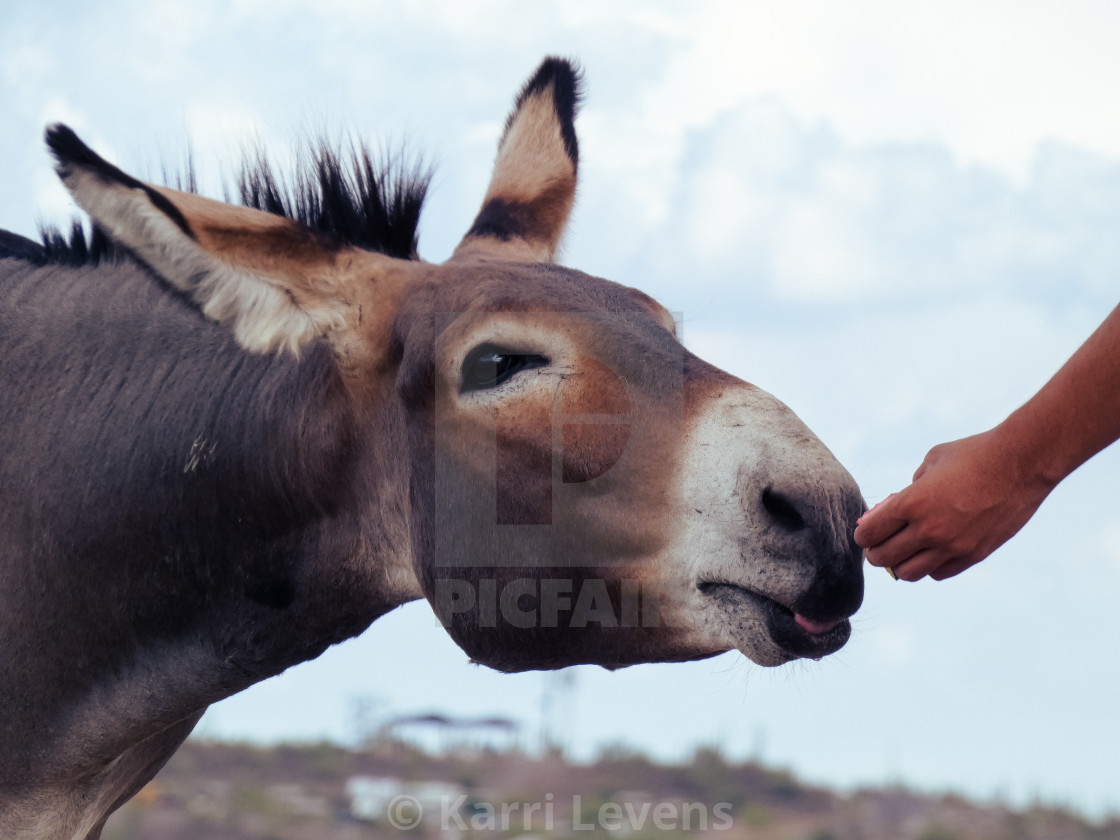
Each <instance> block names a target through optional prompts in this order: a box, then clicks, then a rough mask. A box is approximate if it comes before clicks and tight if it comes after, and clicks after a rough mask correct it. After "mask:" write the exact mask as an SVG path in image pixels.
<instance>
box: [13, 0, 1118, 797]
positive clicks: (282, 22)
mask: <svg viewBox="0 0 1120 840" xmlns="http://www.w3.org/2000/svg"><path fill="white" fill-rule="evenodd" d="M1117 32H1120V6H1117V5H1115V4H1113V3H1110V2H1105V0H1100V1H1099V2H1092V0H1071V2H1066V3H1063V4H1060V5H1059V4H1055V3H1040V2H1027V1H1025V0H1017V1H1015V2H1002V0H980V2H975V0H974V1H973V2H958V0H945V2H941V3H937V4H911V3H905V4H903V3H893V2H876V0H853V2H847V3H843V4H839V3H829V2H801V0H793V2H786V3H782V4H774V3H762V2H695V3H689V4H687V5H686V4H678V3H672V2H662V3H658V2H642V3H636V2H611V3H600V2H582V0H578V1H577V0H564V2H538V3H532V4H528V3H519V2H513V0H508V2H499V1H498V0H493V2H489V1H487V2H461V0H448V2H437V1H436V0H428V1H426V2H414V3H407V4H404V3H398V2H391V3H390V2H376V1H375V0H324V2H319V3H316V4H314V5H312V4H304V3H298V2H291V0H267V2H265V0H221V2H218V1H217V0H191V2H185V0H184V1H183V2H179V1H178V0H131V1H130V0H104V2H100V3H96V4H93V3H78V2H70V1H69V0H61V2H52V3H49V4H46V3H34V2H25V0H9V2H8V3H7V4H6V5H5V11H4V14H3V17H2V19H0V109H2V114H3V116H2V121H0V124H2V126H3V129H2V131H0V155H2V159H3V170H4V171H3V177H2V181H0V183H3V189H2V190H0V228H7V229H9V230H13V231H16V232H19V233H23V234H26V235H35V233H36V230H37V226H38V225H39V223H40V222H44V221H45V222H52V223H60V224H67V223H68V220H69V218H70V215H71V214H72V213H73V212H74V208H73V205H72V204H71V203H70V201H69V199H68V197H67V196H66V194H65V192H64V191H63V190H62V188H61V187H60V185H59V184H58V182H57V178H56V176H55V175H54V173H53V171H52V169H51V165H50V160H49V157H48V155H47V153H46V151H45V149H44V147H43V143H42V132H43V128H44V126H45V125H46V124H48V123H49V122H52V121H56V120H62V121H65V122H67V123H69V124H70V125H71V126H73V127H74V128H75V130H77V131H78V133H79V134H80V135H81V136H82V137H83V138H84V139H85V140H86V141H87V142H88V143H89V144H90V145H92V146H93V147H94V148H95V149H97V150H98V151H99V152H101V153H102V154H104V155H105V156H106V157H108V158H109V159H111V160H113V161H114V162H116V163H118V164H119V165H121V166H122V167H124V168H125V169H127V170H128V171H130V172H132V173H134V174H137V175H140V176H141V177H147V178H149V179H152V180H157V181H158V180H161V178H162V174H161V173H162V171H163V168H164V166H165V165H166V166H167V167H168V168H170V169H171V170H176V169H177V168H179V166H180V164H181V162H182V161H183V160H184V159H185V157H186V155H187V153H188V150H190V153H191V154H192V155H193V158H194V160H195V162H196V165H197V167H198V169H199V171H200V174H201V176H202V184H203V187H204V190H205V191H207V192H209V193H210V194H213V195H218V196H220V195H221V187H220V184H221V181H222V178H223V177H224V176H227V175H228V174H229V173H230V172H232V171H233V170H234V168H235V165H236V161H237V160H238V158H239V152H240V150H241V149H242V147H243V146H244V145H245V144H246V143H247V142H251V141H253V140H260V141H261V142H262V143H263V144H264V145H265V146H266V147H267V148H268V149H270V150H271V151H272V152H273V153H275V154H276V155H277V156H278V158H280V159H281V160H283V159H284V158H285V156H288V155H290V154H291V153H292V150H293V149H294V148H295V147H296V146H297V145H298V144H299V141H300V140H301V138H303V137H305V136H306V135H307V134H309V133H310V134H312V135H318V134H326V135H329V136H333V135H336V134H341V133H345V132H352V133H353V134H354V135H355V136H357V137H360V138H362V139H364V140H366V141H367V142H370V143H371V144H372V145H373V146H374V147H382V148H384V149H386V150H389V151H393V150H400V149H402V148H406V149H408V150H409V153H410V154H413V155H419V156H421V157H422V158H423V159H424V160H426V161H428V162H430V163H432V164H434V166H435V167H436V175H435V179H434V182H433V188H432V191H431V193H430V197H429V201H428V205H427V208H426V210H425V213H424V216H423V220H422V225H421V236H420V253H421V255H422V256H423V257H424V258H425V259H428V260H432V261H439V260H442V259H445V258H446V257H447V256H449V254H450V252H451V250H452V249H453V247H454V245H455V243H456V242H457V240H458V238H459V237H460V236H461V235H462V233H463V232H464V231H465V230H466V228H467V227H468V226H469V225H470V222H471V220H472V219H473V216H474V214H475V212H476V211H477V208H478V205H479V202H480V200H481V197H482V193H483V190H484V187H485V184H486V182H487V179H488V177H489V171H490V165H491V163H492V161H493V156H494V151H495V144H496V141H497V138H498V135H499V133H500V131H501V127H502V124H503V121H504V119H505V116H506V113H507V111H508V109H509V107H510V105H511V103H512V99H513V96H514V95H515V93H516V92H517V90H518V88H519V86H520V85H521V83H522V82H523V81H524V80H525V78H526V77H527V76H528V75H529V74H530V73H531V72H532V71H533V70H534V69H535V67H536V66H537V64H538V63H539V61H540V60H541V58H542V57H543V56H544V55H546V54H559V55H564V56H571V57H575V58H577V59H578V60H579V61H580V62H581V64H582V66H583V68H584V70H585V73H586V100H585V104H584V108H583V111H582V114H581V116H580V118H579V120H578V122H577V128H578V131H579V135H580V140H581V172H580V174H581V178H582V181H581V188H580V194H579V198H578V202H577V206H576V210H575V213H574V216H573V221H572V225H571V227H570V230H569V234H568V237H567V247H566V250H565V253H564V257H563V261H564V262H565V263H566V264H568V265H571V266H573V267H577V268H580V269H582V270H584V271H587V272H590V273H593V274H598V275H601V276H604V277H608V278H610V279H612V280H616V281H619V282H622V283H626V284H630V285H634V286H637V287H640V288H641V289H643V290H644V291H646V292H648V293H650V294H652V295H654V296H655V297H656V298H658V299H659V300H660V301H661V302H662V303H663V304H665V305H666V306H667V307H668V308H669V309H670V310H672V311H674V312H676V313H680V315H681V316H682V317H683V324H684V327H683V337H684V340H685V343H686V344H687V345H688V346H689V347H690V348H691V349H693V350H694V351H695V352H697V353H698V354H699V355H701V356H703V357H705V358H707V359H708V360H709V361H712V362H713V363H715V364H717V365H719V366H721V367H724V368H726V369H727V370H730V371H731V372H733V373H735V374H737V375H739V376H741V377H743V378H744V379H747V380H748V381H751V382H753V383H755V384H757V385H759V386H761V387H763V388H765V389H766V390H769V391H771V392H772V393H774V394H775V395H777V396H778V397H780V398H781V399H782V400H784V401H785V402H786V403H788V404H789V405H790V406H791V407H792V408H793V409H794V410H795V411H796V412H797V413H798V414H799V415H800V416H801V417H802V419H804V420H805V421H806V422H807V423H808V425H809V426H810V427H811V428H812V429H813V430H814V431H815V432H816V433H817V434H818V435H819V436H820V437H821V438H822V440H824V441H825V443H826V444H827V445H828V446H829V447H830V448H831V449H832V450H833V452H834V453H835V454H836V455H837V457H838V458H839V459H840V460H841V461H842V462H843V463H844V464H845V465H846V466H847V467H848V468H849V470H850V471H851V472H852V473H853V475H854V476H855V477H856V479H857V480H858V481H859V483H860V485H861V487H862V488H863V491H864V494H865V496H866V498H867V500H868V501H869V503H874V502H875V501H878V500H879V499H880V498H882V497H883V496H885V495H887V494H888V493H889V492H891V491H894V490H897V489H899V488H900V487H902V486H905V484H906V483H907V482H908V481H909V479H910V476H911V474H912V472H913V471H914V470H915V469H916V468H917V467H918V465H919V463H920V462H921V460H922V457H923V455H924V454H925V452H926V451H927V450H928V449H929V448H930V447H931V446H933V445H934V444H936V443H939V442H942V441H945V440H951V439H955V438H959V437H963V436H965V435H968V434H972V433H974V432H978V431H981V430H983V429H986V428H988V427H990V426H991V425H993V424H994V423H996V422H998V421H999V420H1001V419H1002V418H1003V417H1004V416H1006V414H1007V413H1008V412H1010V411H1011V410H1013V409H1014V408H1015V407H1017V406H1018V405H1019V404H1021V403H1022V402H1023V401H1024V400H1026V399H1027V398H1028V397H1029V396H1030V395H1031V394H1032V393H1033V392H1034V391H1035V390H1036V389H1037V388H1038V387H1039V386H1041V385H1042V384H1043V383H1044V382H1045V381H1046V379H1047V378H1048V377H1049V376H1050V375H1051V374H1052V373H1053V372H1054V371H1055V370H1056V369H1057V368H1058V367H1059V365H1060V364H1061V363H1062V362H1063V361H1064V360H1065V358H1066V357H1067V356H1068V355H1069V354H1070V353H1071V352H1073V351H1074V350H1075V349H1076V347H1077V346H1078V345H1079V344H1080V343H1081V341H1083V340H1084V339H1085V338H1086V337H1087V336H1088V334H1089V333H1090V332H1091V331H1092V329H1093V328H1094V327H1095V326H1096V325H1097V324H1098V323H1099V322H1100V321H1101V320H1102V319H1103V318H1104V317H1105V316H1106V315H1107V314H1108V312H1109V311H1110V310H1111V309H1112V308H1113V307H1114V306H1115V305H1116V303H1117V301H1118V300H1120V108H1118V107H1117V103H1118V102H1120V51H1117V50H1116V49H1115V35H1116V33H1117ZM1118 387H1120V383H1118ZM1118 513H1120V451H1117V450H1116V449H1115V448H1114V449H1113V450H1110V451H1106V452H1105V453H1103V454H1102V455H1100V456H1098V457H1097V458H1095V459H1094V460H1093V461H1091V462H1089V463H1088V464H1087V465H1086V466H1084V467H1083V468H1082V469H1080V470H1079V471H1078V472H1077V473H1075V474H1074V475H1073V476H1072V477H1071V478H1070V479H1068V480H1067V481H1066V482H1065V483H1064V484H1063V485H1062V486H1061V487H1059V488H1058V490H1057V491H1056V492H1055V493H1054V494H1053V495H1052V496H1051V497H1050V499H1048V500H1047V502H1046V503H1045V504H1044V505H1043V507H1042V509H1041V510H1040V512H1039V514H1038V515H1037V516H1036V517H1035V519H1034V520H1033V521H1032V522H1031V523H1030V524H1029V525H1028V526H1027V527H1026V528H1025V529H1024V530H1023V531H1022V532H1021V533H1020V534H1019V535H1018V536H1017V537H1016V538H1015V539H1013V540H1012V541H1011V542H1010V543H1008V544H1007V545H1006V546H1005V547H1004V548H1003V549H1002V550H1000V551H999V552H998V553H997V554H996V555H994V556H993V557H992V558H991V559H989V560H988V561H986V562H985V563H983V564H981V566H979V567H977V568H975V569H973V570H971V571H969V572H967V573H966V574H964V575H963V576H961V577H959V578H956V579H953V580H951V581H948V582H944V583H932V582H929V581H923V582H922V583H919V584H916V585H909V584H904V583H893V582H892V581H891V580H890V579H889V578H888V577H887V576H886V574H884V573H882V572H878V571H874V570H871V569H869V570H868V571H869V575H868V587H867V595H866V599H865V602H864V606H863V608H862V609H861V610H860V612H859V613H858V614H857V616H856V618H855V620H854V633H853V636H852V639H851V641H850V642H849V643H848V645H847V646H846V647H845V648H844V649H843V650H842V651H840V652H839V653H838V654H836V655H834V656H831V657H828V658H826V659H825V660H823V661H822V662H819V663H814V662H807V663H797V664H793V665H788V666H784V667H782V668H779V669H775V670H766V669H761V668H758V667H756V666H753V665H752V664H750V663H749V662H747V661H746V660H745V659H744V658H742V657H741V656H739V655H738V654H728V655H725V656H721V657H718V658H715V659H712V660H708V661H704V662H698V663H692V664H687V665H672V666H669V665H654V666H641V667H635V668H629V669H626V670H623V671H619V672H615V673H608V672H606V671H603V670H600V669H596V668H575V669H570V670H568V671H565V672H562V673H560V674H555V675H545V674H540V673H528V674H521V675H515V676H502V675H499V674H496V673H494V672H490V671H487V670H485V669H482V668H478V667H475V666H472V665H470V664H468V662H467V660H466V656H465V655H464V654H463V653H462V652H461V651H460V650H459V649H458V648H457V647H456V646H455V645H454V644H453V643H452V642H451V641H450V640H449V639H448V638H447V637H446V635H445V634H444V632H443V631H442V630H441V629H440V627H439V625H438V623H437V621H436V619H435V618H434V616H433V614H432V612H431V611H430V610H429V609H428V607H427V606H426V604H424V603H415V604H410V605H408V606H406V607H404V608H401V609H399V610H397V611H395V612H394V613H392V614H390V615H388V616H386V617H385V618H383V619H381V620H380V621H378V622H377V623H376V624H375V625H374V626H373V627H372V628H371V629H370V630H369V631H367V632H366V633H365V634H364V635H363V636H361V637H360V638H358V639H355V640H353V641H351V642H348V643H346V644H344V645H340V646H338V647H336V648H333V649H331V650H330V651H328V652H327V653H326V654H324V655H323V656H322V657H320V658H319V659H318V660H316V661H314V662H310V663H307V664H305V665H302V666H299V667H297V668H293V669H292V670H290V671H289V672H287V673H285V674H284V675H282V676H281V677H278V678H276V679H273V680H269V681H267V682H265V683H263V684H261V685H259V686H257V687H254V688H253V689H251V690H249V691H246V692H245V693H243V694H241V695H239V696H237V697H234V698H232V699H230V700H227V701H225V702H223V703H221V704H219V705H217V706H215V707H213V708H212V709H211V710H210V712H208V713H207V715H206V716H205V717H204V718H203V721H202V723H201V724H200V725H199V728H198V730H197V734H198V735H201V736H204V737H205V738H208V739H226V740H241V741H246V740H247V741H252V742H255V743H258V744H273V743H278V742H283V741H286V742H290V741H303V742H306V741H316V740H321V739H327V740H330V741H334V742H336V743H338V744H344V745H345V744H355V743H358V742H359V741H361V740H363V739H368V738H369V737H370V735H371V733H375V732H376V731H377V730H378V728H379V727H381V726H383V725H384V724H385V723H387V722H390V721H393V720H394V719H397V718H400V717H402V716H409V715H415V714H418V713H436V714H440V715H444V716H448V717H451V718H456V719H464V718H474V719H477V718H484V717H499V718H502V719H506V720H509V721H513V722H514V723H515V729H516V734H515V735H509V734H508V733H507V734H502V735H501V736H500V737H502V738H506V737H509V738H513V739H514V740H516V741H517V743H518V745H519V746H521V747H522V748H523V749H525V750H530V751H535V750H539V749H540V748H541V747H542V746H544V745H552V746H553V747H556V748H559V749H561V750H563V751H564V753H565V754H566V755H568V756H570V757H571V758H572V759H573V760H576V761H581V760H589V759H590V758H591V757H593V756H597V755H601V754H602V752H603V750H604V749H605V748H608V747H609V748H610V749H613V750H636V751H641V752H642V753H645V754H646V755H648V756H650V757H653V758H655V759H657V760H661V761H666V762H669V761H677V760H682V759H684V758H686V757H688V756H692V755H694V754H695V751H696V750H697V748H698V747H704V746H718V747H719V749H720V751H721V754H722V755H724V756H726V757H728V758H729V759H731V760H739V761H742V760H746V759H752V760H757V761H762V762H765V763H766V764H767V765H770V766H778V767H784V768H788V769H789V770H791V771H792V772H794V773H796V774H797V776H798V777H799V778H801V779H803V780H806V781H807V782H810V783H812V784H819V785H824V786H828V787H830V788H833V789H835V790H839V791H844V790H852V789H854V788H855V787H857V786H862V785H879V784H891V783H904V784H906V785H908V786H910V787H912V788H915V789H917V790H921V791H937V792H942V791H953V792H957V793H960V794H963V795H966V796H968V797H971V798H975V799H980V800H999V801H1003V802H1008V803H1012V804H1020V805H1021V804H1025V803H1030V802H1045V803H1056V804H1064V805H1068V806H1072V807H1075V808H1077V809H1079V810H1080V811H1082V812H1083V813H1085V814H1087V815H1090V816H1092V817H1094V818H1100V817H1103V816H1104V815H1106V814H1109V813H1112V812H1116V811H1120V774H1118V772H1117V770H1116V758H1115V757H1116V754H1117V748H1118V747H1120V718H1118V715H1117V712H1116V709H1117V698H1118V697H1120V666H1118V663H1117V656H1116V651H1117V650H1118V649H1120V622H1118V621H1117V620H1116V618H1115V615H1116V599H1117V593H1118V592H1120V515H1118ZM436 731H437V730H431V732H436ZM418 737H421V738H429V737H430V738H438V735H435V734H430V735H421V736H418ZM438 746H439V745H438V744H434V745H433V748H434V747H438Z"/></svg>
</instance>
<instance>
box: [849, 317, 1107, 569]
mask: <svg viewBox="0 0 1120 840" xmlns="http://www.w3.org/2000/svg"><path fill="white" fill-rule="evenodd" d="M1118 438H1120V307H1117V308H1116V309H1114V310H1112V312H1111V313H1110V314H1109V316H1108V317H1107V318H1106V319H1105V320H1104V322H1103V323H1102V324H1101V325H1100V327H1098V328H1097V330H1096V332H1094V333H1093V334H1092V335H1091V336H1090V337H1089V339H1088V340H1087V341H1086V342H1085V343H1084V344H1083V345H1082V346H1081V347H1080V348H1079V349H1078V350H1077V352H1076V353H1074V354H1073V356H1072V357H1070V359H1069V361H1067V362H1066V363H1065V365H1063V366H1062V368H1061V370H1059V371H1058V372H1057V373H1056V374H1055V375H1054V377H1053V378H1052V379H1051V380H1050V381H1049V382H1047V383H1046V385H1044V386H1043V388H1042V389H1041V390H1040V391H1039V392H1038V393H1037V394H1035V395H1034V396H1033V397H1032V398H1031V399H1030V400H1028V401H1027V403H1026V404H1025V405H1023V406H1022V407H1021V408H1019V409H1018V410H1016V411H1014V412H1013V413H1012V414H1011V415H1010V416H1009V417H1008V418H1007V419H1006V420H1004V421H1003V422H1002V423H1000V424H999V425H998V426H996V427H995V428H993V429H990V430H988V431H986V432H982V433H981V434H978V435H973V436H972V437H966V438H963V439H961V440H957V441H953V442H952V443H944V444H941V445H940V446H935V447H934V448H933V449H931V450H930V451H929V454H927V455H926V457H925V460H924V461H923V462H922V465H921V466H920V467H919V468H918V471H917V472H916V473H914V482H913V483H912V484H911V485H910V486H909V487H907V488H906V489H904V490H902V491H900V492H899V493H897V494H894V495H892V496H890V497H888V498H887V499H886V501H884V502H882V503H881V504H880V505H878V506H877V507H876V508H874V509H873V510H872V511H870V512H868V513H867V514H865V515H864V516H863V517H862V518H861V519H860V521H859V525H858V527H857V528H856V532H855V539H856V542H857V543H859V545H861V546H862V547H863V548H864V549H865V550H866V551H865V553H866V556H867V560H868V561H869V562H870V563H871V564H872V565H873V566H883V567H889V568H892V569H893V570H894V573H895V575H897V576H898V578H899V579H901V580H908V581H916V580H920V579H921V578H923V577H925V576H926V575H929V576H930V577H932V578H933V579H935V580H943V579H945V578H949V577H952V576H954V575H957V574H959V573H960V572H962V571H964V570H965V569H967V568H969V567H970V566H974V565H976V564H977V563H979V562H980V561H981V560H983V559H984V558H985V557H987V556H988V555H989V554H991V553H992V552H993V551H995V550H996V549H997V548H999V547H1000V546H1001V545H1003V544H1004V543H1005V542H1006V541H1007V540H1009V539H1010V538H1011V537H1013V536H1014V535H1015V534H1016V533H1018V531H1019V529H1020V528H1022V527H1023V526H1024V525H1025V524H1026V523H1027V521H1028V520H1029V519H1030V518H1031V517H1032V516H1033V515H1034V512H1035V511H1036V510H1038V507H1039V505H1041V504H1042V502H1043V500H1044V499H1045V498H1046V497H1047V496H1048V495H1049V494H1050V491H1051V490H1053V489H1054V488H1055V487H1056V486H1057V485H1058V484H1059V483H1060V482H1061V481H1062V480H1063V479H1064V478H1065V477H1066V476H1067V475H1069V474H1070V473H1071V472H1073V471H1074V470H1075V469H1077V468H1078V467H1079V466H1081V465H1082V464H1083V463H1085V461H1087V460H1089V458H1091V457H1092V456H1093V455H1095V454H1096V453H1097V452H1100V451H1101V450H1102V449H1104V448H1105V447H1106V446H1108V445H1109V444H1111V443H1112V442H1113V441H1115V440H1117V439H1118Z"/></svg>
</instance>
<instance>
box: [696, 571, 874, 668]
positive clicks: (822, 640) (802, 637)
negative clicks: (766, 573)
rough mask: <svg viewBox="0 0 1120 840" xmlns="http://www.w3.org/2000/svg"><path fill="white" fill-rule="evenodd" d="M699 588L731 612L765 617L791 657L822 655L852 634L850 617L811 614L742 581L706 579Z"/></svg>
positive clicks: (769, 629) (774, 637)
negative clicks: (725, 581) (743, 585)
mask: <svg viewBox="0 0 1120 840" xmlns="http://www.w3.org/2000/svg"><path fill="white" fill-rule="evenodd" d="M697 588H698V589H699V590H700V592H701V593H703V594H704V595H705V596H707V597H709V598H712V599H713V600H714V601H716V603H718V604H719V605H720V607H721V608H722V609H723V611H724V612H726V613H727V614H728V615H729V616H732V617H739V616H743V615H744V613H748V614H750V615H752V616H755V617H757V618H761V619H762V622H763V624H764V625H765V627H766V632H767V633H768V634H769V635H770V639H771V641H773V642H774V644H775V645H777V646H778V647H780V648H781V649H782V650H783V651H784V652H785V653H787V654H789V655H790V656H791V658H795V657H808V658H811V659H820V658H821V657H822V656H827V655H828V654H830V653H835V652H836V651H838V650H839V649H840V648H842V647H843V646H844V643H845V642H847V641H848V638H849V636H851V634H852V625H851V622H849V621H848V619H847V618H839V619H826V620H819V619H816V618H810V617H808V616H804V615H801V614H800V613H798V612H796V611H795V610H794V609H792V608H791V607H787V606H786V605H785V604H783V603H781V602H780V601H776V600H775V599H773V598H771V597H769V596H767V595H763V594H762V593H761V592H757V591H755V590H753V589H747V588H745V587H742V586H739V585H738V584H734V583H723V582H720V583H716V582H711V581H702V582H700V583H699V584H698V587H697ZM744 617H745V616H744Z"/></svg>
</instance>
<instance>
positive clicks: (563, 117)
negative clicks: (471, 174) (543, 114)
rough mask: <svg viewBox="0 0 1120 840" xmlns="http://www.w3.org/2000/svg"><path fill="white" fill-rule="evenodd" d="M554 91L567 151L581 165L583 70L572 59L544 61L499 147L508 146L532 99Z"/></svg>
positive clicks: (515, 109)
mask: <svg viewBox="0 0 1120 840" xmlns="http://www.w3.org/2000/svg"><path fill="white" fill-rule="evenodd" d="M549 88H552V105H553V108H555V109H556V118H557V120H558V121H559V123H560V134H561V136H562V137H563V138H564V149H565V150H566V151H567V153H568V157H569V158H570V159H571V161H572V165H573V166H578V165H579V142H578V141H577V139H576V129H575V121H576V113H577V112H578V111H579V103H580V100H582V99H583V71H582V70H581V69H580V67H579V64H577V63H576V62H575V61H574V60H572V59H568V58H560V57H558V56H554V55H550V56H548V57H547V58H545V60H544V61H542V62H541V65H540V67H538V68H537V70H536V72H535V73H533V75H532V76H530V77H529V81H527V82H526V83H525V86H524V87H523V88H521V93H519V94H518V95H517V101H516V102H515V104H514V106H513V112H512V113H511V114H510V115H509V119H507V120H506V128H505V131H504V132H503V133H502V140H501V142H499V144H498V145H499V148H500V147H501V146H502V144H504V143H505V137H506V134H508V133H509V129H510V126H511V125H513V120H514V118H515V117H516V116H517V112H518V111H520V110H521V106H522V105H524V104H525V100H527V99H528V98H529V97H530V96H534V95H536V94H538V93H542V92H543V91H545V90H547V89H549Z"/></svg>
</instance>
